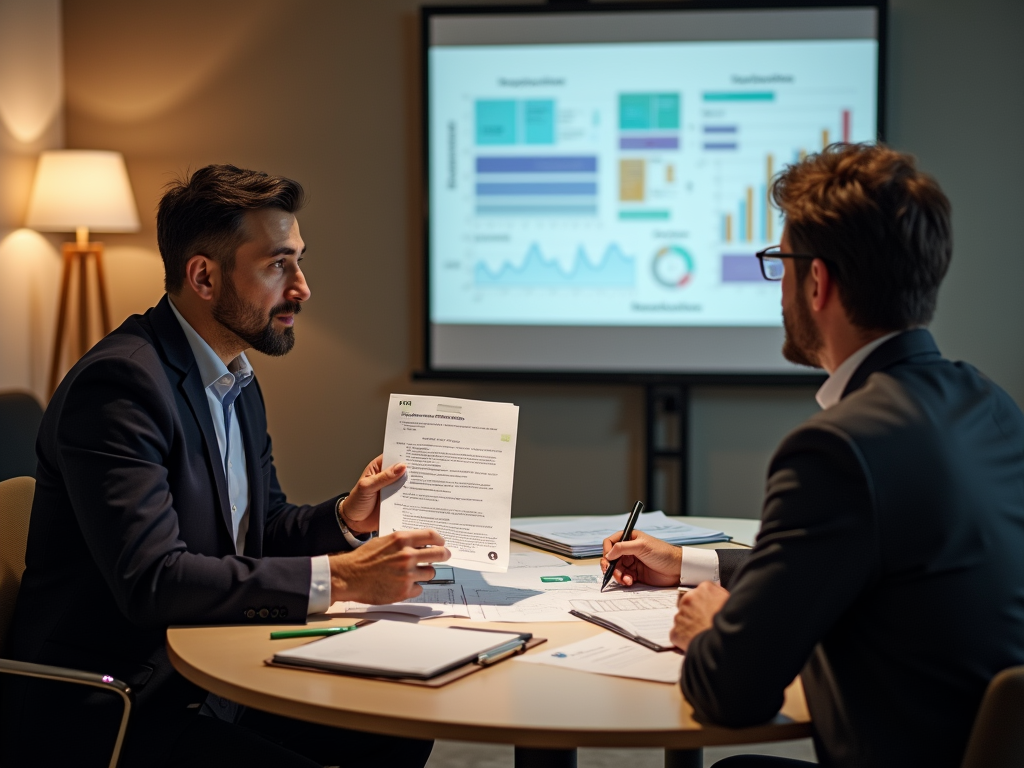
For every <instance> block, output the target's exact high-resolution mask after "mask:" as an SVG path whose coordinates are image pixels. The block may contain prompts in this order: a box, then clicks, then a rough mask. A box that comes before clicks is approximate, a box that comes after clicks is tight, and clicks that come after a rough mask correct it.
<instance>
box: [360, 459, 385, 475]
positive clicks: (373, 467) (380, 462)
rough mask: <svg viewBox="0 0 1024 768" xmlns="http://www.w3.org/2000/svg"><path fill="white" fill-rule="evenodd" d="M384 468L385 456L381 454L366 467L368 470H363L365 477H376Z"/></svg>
mask: <svg viewBox="0 0 1024 768" xmlns="http://www.w3.org/2000/svg"><path fill="white" fill-rule="evenodd" d="M382 466H384V454H383V453H382V454H380V455H379V456H378V457H377V458H375V459H374V460H373V461H371V462H370V463H369V464H367V465H366V469H364V470H363V477H368V476H370V475H376V474H377V473H378V472H380V468H381V467H382Z"/></svg>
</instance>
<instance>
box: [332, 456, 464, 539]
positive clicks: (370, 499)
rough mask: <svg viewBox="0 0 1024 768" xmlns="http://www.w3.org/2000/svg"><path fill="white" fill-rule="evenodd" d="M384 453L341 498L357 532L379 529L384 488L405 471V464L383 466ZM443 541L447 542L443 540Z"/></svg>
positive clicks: (348, 522) (344, 517)
mask: <svg viewBox="0 0 1024 768" xmlns="http://www.w3.org/2000/svg"><path fill="white" fill-rule="evenodd" d="M383 463H384V456H383V455H381V456H378V457H377V458H376V459H374V460H373V461H371V462H370V463H369V464H367V465H366V469H364V470H363V474H362V477H360V478H359V480H358V482H356V484H355V485H354V486H353V487H352V492H351V493H350V494H349V495H348V496H347V497H346V498H345V499H344V500H343V501H342V502H341V507H339V511H340V513H341V519H342V520H344V521H345V525H347V526H348V527H349V530H351V531H352V532H353V533H369V532H370V531H376V530H377V528H378V526H379V524H380V489H381V488H386V487H387V486H389V485H391V484H392V483H393V482H395V481H396V480H398V479H399V478H400V477H401V476H402V475H404V474H405V464H395V465H393V466H390V467H388V468H387V469H385V470H381V465H382V464H383ZM441 543H442V544H443V543H444V542H441Z"/></svg>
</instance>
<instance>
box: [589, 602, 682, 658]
mask: <svg viewBox="0 0 1024 768" xmlns="http://www.w3.org/2000/svg"><path fill="white" fill-rule="evenodd" d="M569 613H571V614H572V615H573V616H575V617H576V618H578V619H583V620H584V621H589V622H590V623H591V624H596V625H597V626H599V627H601V628H603V629H607V630H608V631H609V632H614V633H615V634H616V635H619V636H621V637H624V638H626V639H627V640H632V641H633V642H634V643H638V644H639V645H642V646H643V647H644V648H647V649H649V650H652V651H654V652H656V653H663V652H665V651H679V649H678V648H676V647H675V646H674V645H659V644H658V643H656V642H654V641H653V640H649V639H648V638H646V637H644V636H642V635H636V634H633V633H632V632H630V631H629V630H628V629H626V628H625V627H621V626H619V625H618V624H616V623H615V622H614V621H609V620H608V619H605V618H603V617H601V616H594V615H593V614H590V613H586V612H585V611H577V610H572V611H569ZM679 652H680V653H681V651H679Z"/></svg>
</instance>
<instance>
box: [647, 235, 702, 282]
mask: <svg viewBox="0 0 1024 768" xmlns="http://www.w3.org/2000/svg"><path fill="white" fill-rule="evenodd" d="M652 268H653V270H654V279H655V280H657V281H658V282H659V283H660V284H661V285H664V286H665V287H667V288H682V287H683V286H685V285H686V284H687V283H689V282H690V279H691V278H692V277H693V257H692V256H691V255H690V253H689V251H687V250H686V249H685V248H682V247H681V246H678V245H666V246H665V247H663V248H661V249H660V250H658V252H657V253H656V254H654V262H653V264H652Z"/></svg>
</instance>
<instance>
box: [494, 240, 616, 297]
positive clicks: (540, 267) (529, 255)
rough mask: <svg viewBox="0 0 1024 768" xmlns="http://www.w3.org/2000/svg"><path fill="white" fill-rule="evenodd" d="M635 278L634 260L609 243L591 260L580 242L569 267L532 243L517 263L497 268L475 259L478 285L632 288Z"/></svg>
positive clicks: (506, 263)
mask: <svg viewBox="0 0 1024 768" xmlns="http://www.w3.org/2000/svg"><path fill="white" fill-rule="evenodd" d="M635 281H636V260H635V259H634V258H633V257H632V256H628V255H626V254H625V253H623V252H622V250H621V249H620V248H619V246H618V245H616V244H615V243H612V244H611V245H609V246H608V247H607V248H606V249H605V251H604V253H603V254H602V256H601V259H600V260H599V261H598V262H597V263H594V262H592V261H591V260H590V258H589V257H588V255H587V251H586V249H585V248H584V247H583V246H582V245H581V246H579V247H578V248H577V249H576V253H575V255H574V256H573V259H572V262H571V264H570V266H569V267H568V268H566V267H565V265H564V264H563V263H562V262H561V261H560V260H559V259H557V258H551V257H548V256H545V254H544V252H543V251H542V250H541V248H540V246H539V245H537V244H536V243H534V244H532V245H531V246H530V247H529V249H528V250H527V252H526V258H525V259H524V260H523V263H522V264H521V265H519V266H516V265H515V264H512V263H510V262H507V261H506V262H505V263H504V264H502V265H501V266H500V267H499V268H498V269H497V270H496V271H495V270H492V269H491V268H490V267H488V266H487V264H485V263H484V262H482V261H481V262H477V264H476V266H475V269H474V282H475V284H476V285H477V286H478V287H495V288H507V287H523V288H525V287H549V288H632V287H633V285H634V283H635Z"/></svg>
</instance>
